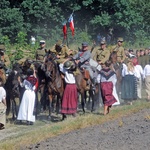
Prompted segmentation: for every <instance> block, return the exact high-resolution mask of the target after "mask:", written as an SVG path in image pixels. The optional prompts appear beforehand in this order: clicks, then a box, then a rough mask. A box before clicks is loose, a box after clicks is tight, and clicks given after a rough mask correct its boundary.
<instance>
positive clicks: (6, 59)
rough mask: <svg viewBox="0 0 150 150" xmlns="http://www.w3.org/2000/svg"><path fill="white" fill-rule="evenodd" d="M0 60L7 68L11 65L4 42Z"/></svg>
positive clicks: (0, 49)
mask: <svg viewBox="0 0 150 150" xmlns="http://www.w3.org/2000/svg"><path fill="white" fill-rule="evenodd" d="M0 60H1V61H2V62H3V63H4V65H5V67H6V68H8V67H9V66H10V59H9V57H8V55H6V54H5V46H4V45H3V44H1V45H0Z"/></svg>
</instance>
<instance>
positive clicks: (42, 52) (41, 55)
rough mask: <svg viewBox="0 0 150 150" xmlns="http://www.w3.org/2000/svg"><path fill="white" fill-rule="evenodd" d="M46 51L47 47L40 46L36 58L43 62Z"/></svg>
mask: <svg viewBox="0 0 150 150" xmlns="http://www.w3.org/2000/svg"><path fill="white" fill-rule="evenodd" d="M46 51H47V50H46V49H45V48H38V49H37V51H36V56H35V58H36V60H37V61H40V62H43V60H44V57H45V55H46Z"/></svg>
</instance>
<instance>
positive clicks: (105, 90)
mask: <svg viewBox="0 0 150 150" xmlns="http://www.w3.org/2000/svg"><path fill="white" fill-rule="evenodd" d="M100 87H101V93H102V99H103V103H104V105H105V106H111V105H112V104H114V103H115V102H117V100H116V99H115V97H114V96H113V95H112V93H113V83H112V82H101V83H100Z"/></svg>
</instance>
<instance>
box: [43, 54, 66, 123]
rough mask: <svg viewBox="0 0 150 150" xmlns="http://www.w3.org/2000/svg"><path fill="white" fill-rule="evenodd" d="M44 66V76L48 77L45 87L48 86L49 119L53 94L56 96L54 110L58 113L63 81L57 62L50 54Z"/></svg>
mask: <svg viewBox="0 0 150 150" xmlns="http://www.w3.org/2000/svg"><path fill="white" fill-rule="evenodd" d="M45 68H46V76H47V77H48V78H47V88H48V97H49V116H48V118H49V119H50V120H51V113H52V108H53V107H52V103H53V100H54V98H55V96H57V101H56V112H57V113H59V106H60V102H61V100H62V96H63V92H64V81H63V79H62V76H61V73H60V71H59V66H58V64H57V63H56V62H55V60H54V59H53V58H52V57H51V56H50V55H49V57H48V61H47V63H46V64H45Z"/></svg>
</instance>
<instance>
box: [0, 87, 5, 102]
mask: <svg viewBox="0 0 150 150" xmlns="http://www.w3.org/2000/svg"><path fill="white" fill-rule="evenodd" d="M5 98H6V91H5V89H4V88H3V87H0V102H2V100H4V99H5Z"/></svg>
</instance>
